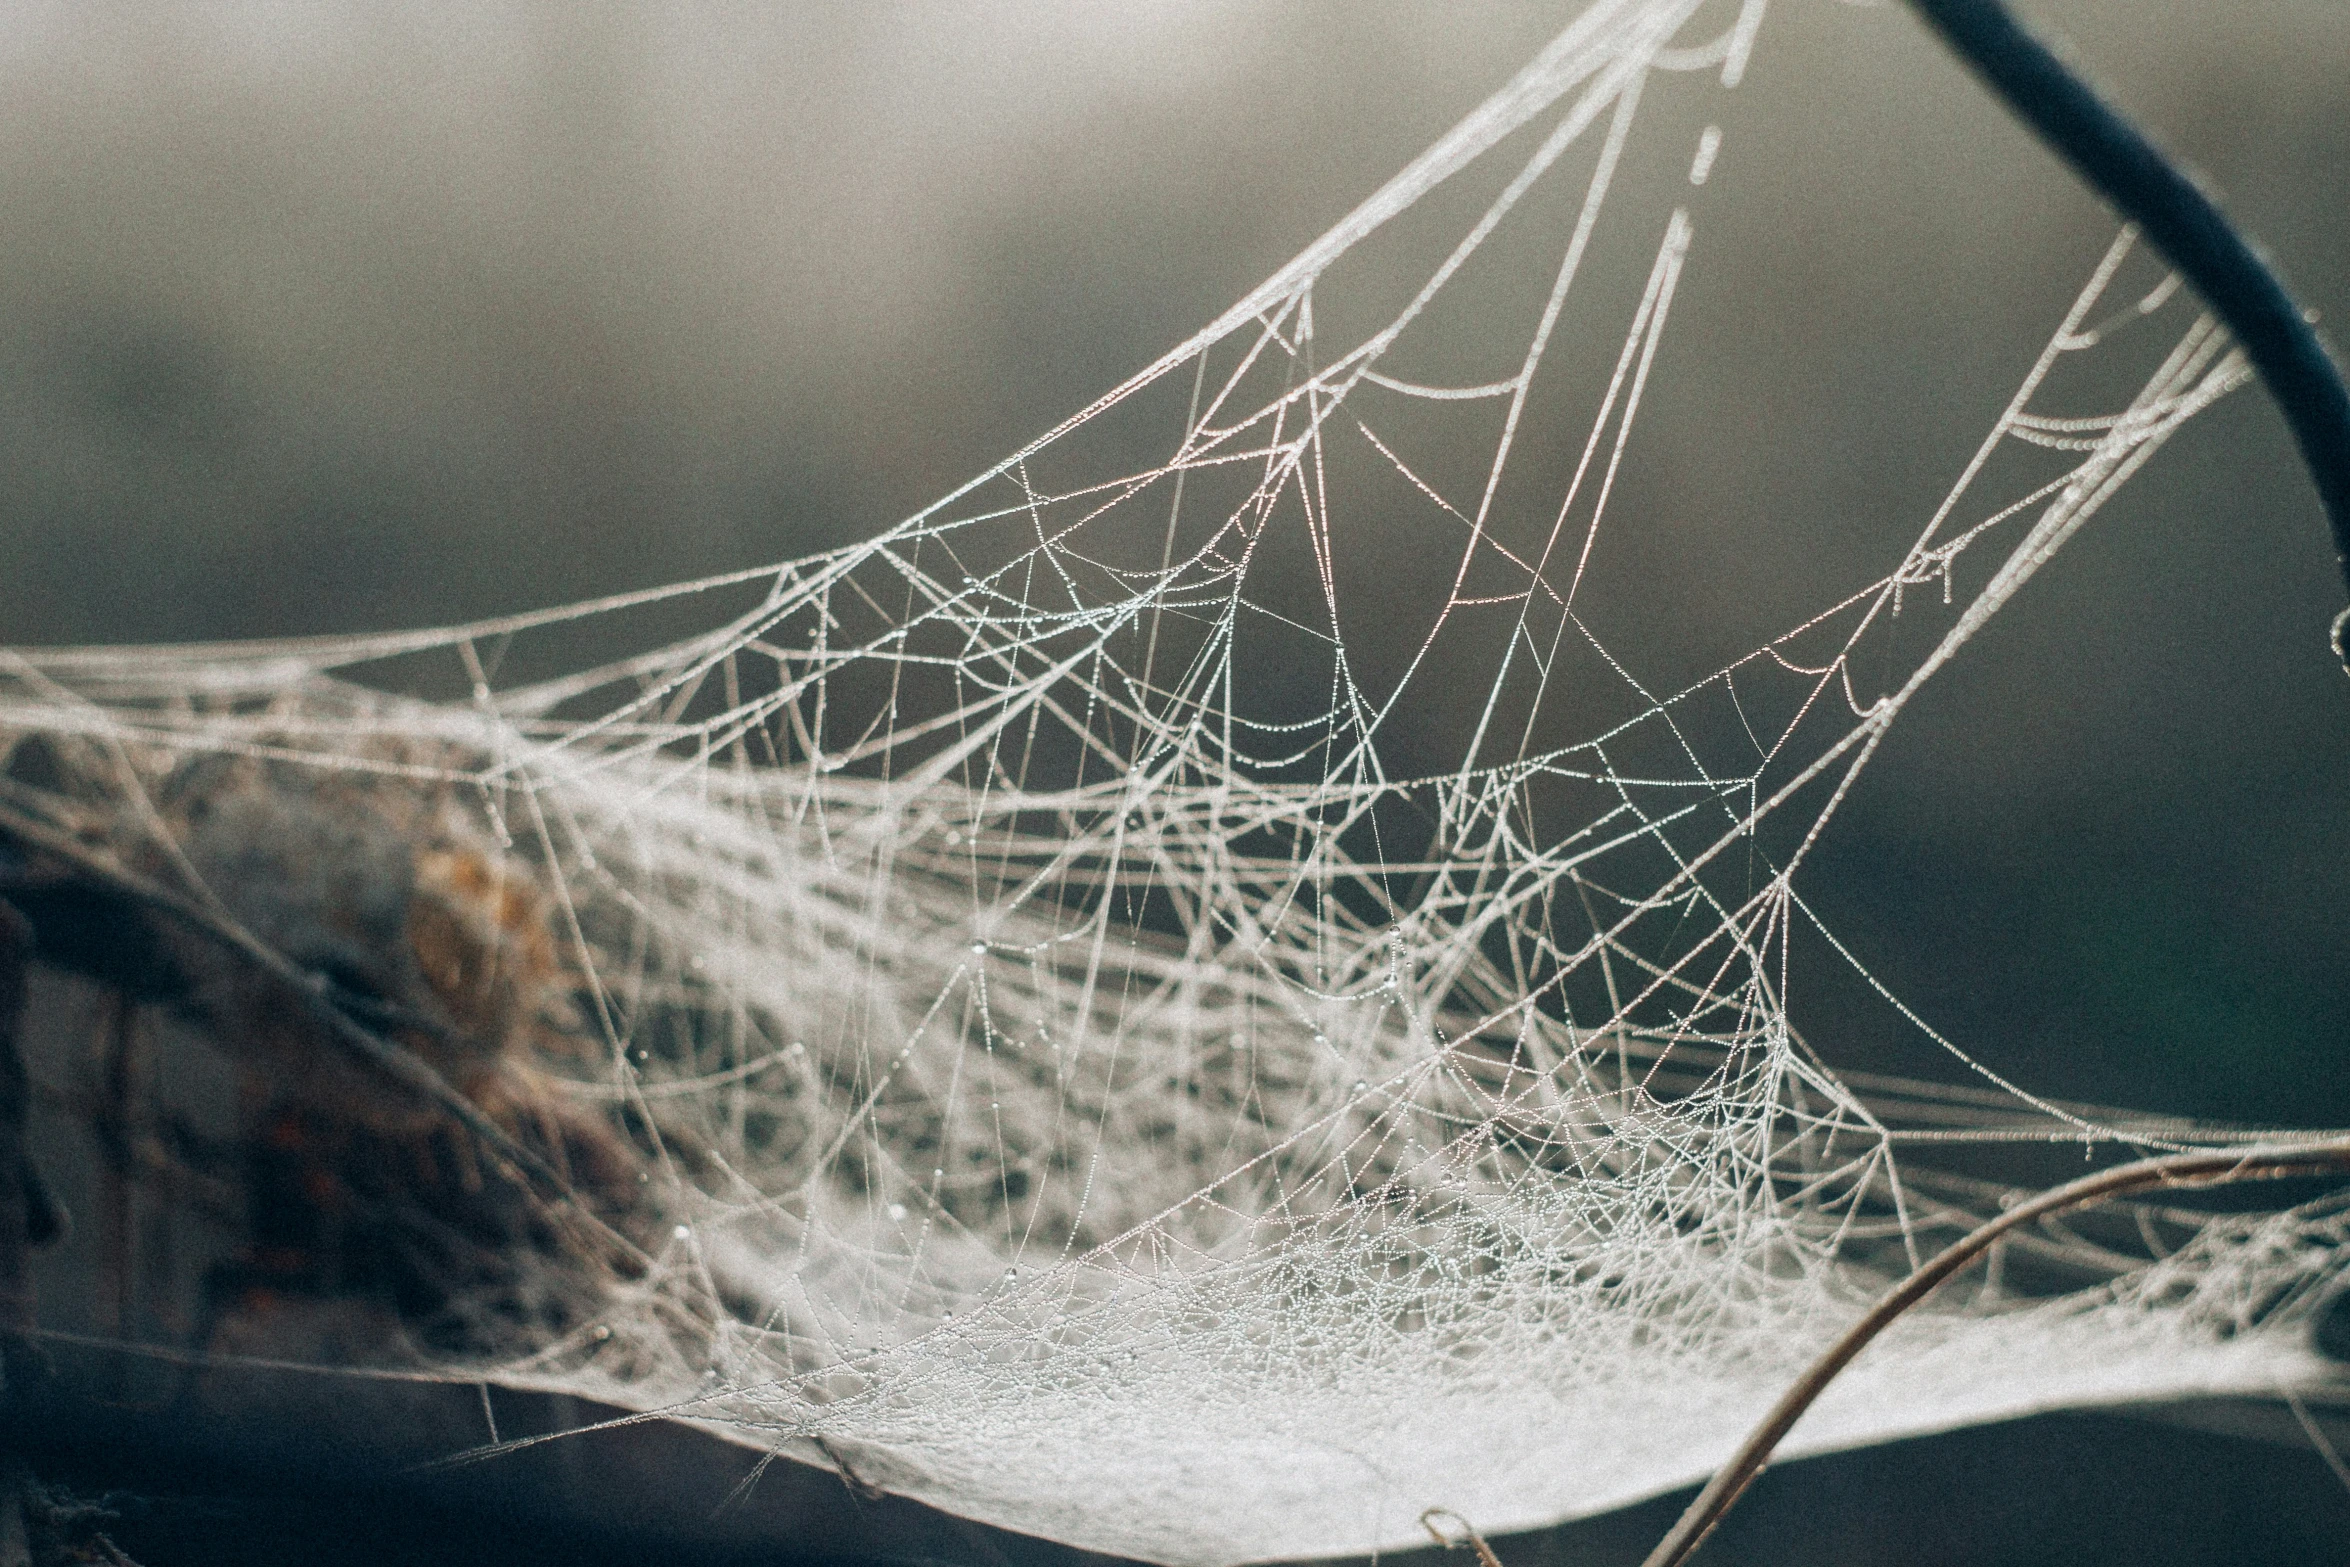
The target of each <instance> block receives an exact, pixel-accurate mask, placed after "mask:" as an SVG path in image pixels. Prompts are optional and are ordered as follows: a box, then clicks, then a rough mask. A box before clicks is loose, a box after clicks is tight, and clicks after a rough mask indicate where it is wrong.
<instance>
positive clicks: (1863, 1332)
mask: <svg viewBox="0 0 2350 1567" xmlns="http://www.w3.org/2000/svg"><path fill="white" fill-rule="evenodd" d="M2343 1171H2350V1137H2336V1138H2330V1139H2327V1140H2325V1141H2322V1142H2310V1143H2298V1144H2270V1145H2267V1146H2256V1147H2251V1148H2235V1149H2228V1150H2225V1151H2221V1152H2214V1153H2184V1154H2170V1155H2167V1156H2165V1157H2163V1158H2159V1159H2147V1160H2144V1161H2141V1162H2140V1163H2137V1164H2125V1165H2122V1166H2120V1167H2118V1168H2116V1169H2111V1170H2105V1171H2101V1172H2100V1173H2098V1174H2096V1175H2090V1176H2084V1177H2082V1178H2081V1179H2080V1180H2077V1181H2074V1182H2072V1183H2070V1184H2069V1185H2065V1186H2059V1187H2057V1188H2055V1189H2054V1190H2053V1191H2047V1192H2043V1193H2041V1194H2040V1195H2039V1196H2037V1197H2034V1198H2032V1199H2031V1200H2030V1201H2028V1202H2022V1203H2018V1204H2017V1205H2016V1206H2015V1207H2013V1208H2010V1209H2008V1210H2007V1211H2006V1212H2005V1213H2002V1214H2001V1215H1999V1217H1997V1218H1995V1219H1993V1220H1991V1221H1989V1222H1988V1223H1986V1224H1984V1225H1983V1226H1982V1227H1981V1228H1979V1229H1977V1230H1975V1231H1974V1232H1973V1233H1971V1234H1969V1235H1968V1236H1966V1237H1965V1238H1964V1239H1963V1240H1960V1241H1958V1242H1956V1243H1955V1244H1953V1245H1952V1246H1950V1247H1949V1248H1948V1249H1947V1250H1945V1251H1943V1252H1942V1253H1941V1254H1940V1255H1938V1256H1936V1257H1934V1258H1932V1259H1931V1260H1930V1261H1928V1262H1927V1263H1926V1264H1925V1265H1924V1266H1922V1267H1920V1268H1919V1269H1918V1270H1917V1271H1916V1272H1915V1273H1912V1274H1911V1275H1910V1276H1909V1277H1908V1278H1906V1279H1903V1280H1902V1281H1901V1282H1900V1283H1899V1284H1898V1285H1896V1286H1894V1288H1893V1289H1892V1290H1891V1291H1889V1292H1888V1293H1887V1294H1886V1295H1885V1297H1884V1298H1883V1299H1882V1300H1880V1301H1878V1302H1877V1304H1876V1305H1874V1306H1872V1307H1871V1308H1869V1311H1868V1314H1867V1315H1866V1316H1864V1317H1862V1318H1861V1319H1860V1320H1859V1321H1858V1322H1856V1323H1854V1324H1853V1325H1852V1326H1851V1327H1850V1328H1848V1329H1846V1330H1845V1332H1844V1334H1843V1336H1842V1337H1840V1338H1838V1339H1837V1340H1836V1342H1835V1343H1834V1344H1832V1345H1830V1346H1829V1347H1828V1350H1827V1352H1826V1353H1825V1354H1823V1355H1821V1356H1820V1358H1819V1359H1818V1360H1816V1361H1814V1362H1812V1364H1811V1368H1810V1369H1809V1370H1807V1371H1805V1372H1804V1374H1803V1375H1802V1376H1801V1377H1799V1378H1797V1379H1796V1381H1795V1384H1794V1385H1793V1386H1792V1387H1790V1388H1788V1389H1787V1391H1786V1392H1785V1393H1784V1394H1782V1395H1781V1396H1780V1399H1779V1401H1778V1402H1777V1403H1776V1404H1773V1405H1772V1406H1771V1411H1770V1413H1769V1414H1767V1415H1765V1416H1763V1419H1762V1423H1761V1424H1759V1425H1757V1426H1756V1427H1755V1428H1754V1430H1753V1431H1752V1432H1751V1433H1750V1434H1749V1435H1748V1436H1747V1438H1746V1440H1745V1442H1744V1443H1742V1444H1741V1445H1740V1446H1739V1448H1738V1451H1737V1452H1736V1453H1735V1454H1733V1455H1732V1456H1731V1458H1730V1461H1729V1462H1728V1463H1727V1464H1724V1465H1723V1466H1722V1468H1721V1470H1720V1471H1719V1472H1718V1473H1716V1474H1715V1475H1714V1477H1713V1478H1712V1479H1711V1480H1709V1481H1707V1482H1706V1486H1705V1489H1704V1490H1702V1491H1700V1492H1698V1493H1697V1499H1696V1500H1695V1501H1693V1502H1691V1503H1690V1504H1689V1506H1688V1509H1687V1510H1686V1511H1684V1512H1683V1513H1682V1514H1681V1517H1680V1520H1679V1521H1678V1522H1677V1523H1675V1524H1674V1525H1673V1527H1672V1529H1671V1530H1670V1531H1669V1532H1667V1533H1666V1535H1665V1537H1664V1538H1663V1539H1662V1540H1660V1541H1659V1542H1657V1547H1656V1549H1655V1550H1653V1551H1651V1552H1650V1553H1649V1555H1648V1560H1647V1561H1646V1562H1645V1563H1643V1564H1642V1567H1677V1564H1678V1563H1681V1562H1684V1561H1687V1560H1688V1559H1689V1555H1690V1553H1691V1552H1692V1551H1694V1550H1696V1549H1697V1547H1698V1545H1699V1544H1700V1543H1701V1542H1702V1541H1703V1540H1704V1539H1705V1537H1706V1536H1707V1535H1708V1534H1709V1533H1711V1532H1712V1531H1713V1527H1714V1525H1716V1524H1718V1523H1720V1522H1721V1521H1722V1516H1723V1515H1724V1514H1725V1513H1727V1512H1729V1510H1730V1508H1731V1506H1732V1505H1733V1504H1734V1503H1736V1502H1737V1500H1738V1498H1739V1497H1740V1496H1741V1495H1743V1494H1744V1493H1745V1491H1746V1488H1747V1487H1748V1486H1750V1485H1752V1484H1753V1483H1754V1481H1755V1477H1756V1476H1758V1475H1760V1474H1761V1473H1762V1471H1763V1467H1764V1465H1766V1464H1768V1463H1769V1462H1770V1458H1771V1454H1772V1453H1773V1452H1774V1451H1775V1450H1776V1449H1777V1448H1778V1445H1779V1443H1780V1441H1781V1439H1783V1438H1784V1437H1785V1436H1786V1435H1787V1432H1788V1430H1789V1429H1790V1428H1792V1427H1793V1426H1794V1424H1795V1422H1796V1421H1797V1420H1799V1419H1801V1418H1802V1416H1803V1412H1804V1411H1805V1410H1807V1409H1809V1408H1810V1407H1811V1406H1812V1404H1813V1402H1814V1401H1815V1400H1817V1399H1818V1398H1819V1396H1820V1394H1821V1393H1822V1392H1824V1391H1826V1389H1827V1386H1828V1384H1829V1383H1831V1382H1833V1381H1835V1380H1836V1377H1837V1375H1838V1374H1839V1373H1840V1372H1842V1371H1843V1369H1844V1368H1845V1367H1846V1366H1848V1365H1850V1364H1851V1363H1852V1359H1853V1357H1854V1356H1856V1355H1858V1354H1859V1353H1860V1352H1861V1351H1862V1350H1863V1349H1865V1348H1867V1347H1868V1344H1869V1342H1870V1341H1871V1340H1872V1339H1874V1338H1876V1336H1877V1335H1878V1334H1880V1333H1882V1332H1884V1331H1885V1329H1886V1328H1887V1327H1889V1326H1890V1325H1891V1324H1892V1323H1893V1321H1894V1319H1895V1318H1897V1317H1899V1316H1900V1315H1901V1314H1902V1313H1903V1312H1905V1311H1907V1310H1909V1308H1910V1307H1912V1306H1914V1305H1916V1304H1917V1303H1918V1302H1919V1301H1921V1300H1924V1299H1925V1298H1926V1297H1927V1296H1928V1295H1931V1294H1932V1293H1933V1292H1934V1291H1935V1289H1936V1288H1937V1287H1939V1286H1940V1285H1941V1284H1942V1283H1943V1282H1944V1281H1946V1280H1947V1279H1949V1278H1950V1277H1951V1276H1952V1275H1953V1274H1955V1273H1957V1272H1959V1271H1960V1270H1961V1269H1963V1268H1965V1267H1966V1265H1967V1264H1968V1263H1970V1262H1973V1261H1974V1260H1975V1259H1976V1258H1977V1257H1980V1256H1981V1255H1983V1253H1984V1252H1986V1251H1988V1250H1989V1249H1990V1247H1991V1245H1992V1243H1993V1242H1994V1241H1996V1240H1998V1239H1999V1238H2000V1237H2001V1236H2002V1235H2005V1234H2007V1233H2008V1232H2009V1231H2010V1230H2014V1229H2017V1228H2019V1227H2021V1226H2023V1225H2026V1224H2031V1223H2034V1222H2036V1221H2038V1220H2041V1219H2045V1218H2049V1217H2051V1216H2053V1215H2055V1214H2059V1213H2065V1212H2069V1211H2070V1210H2072V1209H2075V1208H2086V1207H2089V1206H2090V1205H2092V1204H2094V1203H2100V1202H2106V1201H2109V1200H2111V1199H2113V1198H2116V1197H2126V1196H2129V1195H2130V1194H2131V1193H2133V1192H2142V1191H2147V1190H2150V1189H2153V1188H2157V1187H2172V1188H2176V1187H2211V1186H2230V1185H2234V1184H2236V1183H2237V1182H2241V1181H2275V1180H2284V1179H2287V1178H2289V1177H2292V1176H2298V1175H2326V1174H2335V1173H2340V1172H2343Z"/></svg>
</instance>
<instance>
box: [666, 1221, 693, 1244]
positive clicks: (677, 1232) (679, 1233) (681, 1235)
mask: <svg viewBox="0 0 2350 1567" xmlns="http://www.w3.org/2000/svg"><path fill="white" fill-rule="evenodd" d="M669 1237H670V1239H672V1240H680V1241H690V1240H692V1239H693V1238H694V1232H693V1226H691V1225H687V1224H681V1225H679V1226H678V1227H677V1228H676V1229H674V1230H671V1231H670V1232H669Z"/></svg>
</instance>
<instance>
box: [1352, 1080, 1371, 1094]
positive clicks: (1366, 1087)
mask: <svg viewBox="0 0 2350 1567" xmlns="http://www.w3.org/2000/svg"><path fill="white" fill-rule="evenodd" d="M1370 1091H1371V1085H1370V1084H1369V1083H1366V1082H1364V1081H1363V1080H1362V1079H1361V1078H1359V1077H1358V1078H1356V1079H1355V1092H1356V1093H1358V1094H1367V1093H1369V1092H1370Z"/></svg>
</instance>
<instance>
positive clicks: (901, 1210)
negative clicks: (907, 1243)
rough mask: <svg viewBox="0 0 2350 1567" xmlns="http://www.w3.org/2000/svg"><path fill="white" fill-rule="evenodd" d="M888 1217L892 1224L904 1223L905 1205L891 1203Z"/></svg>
mask: <svg viewBox="0 0 2350 1567" xmlns="http://www.w3.org/2000/svg"><path fill="white" fill-rule="evenodd" d="M889 1216H890V1220H891V1222H893V1223H901V1224H902V1223H904V1222H905V1218H906V1205H905V1204H904V1203H902V1202H893V1203H891V1204H890V1205H889Z"/></svg>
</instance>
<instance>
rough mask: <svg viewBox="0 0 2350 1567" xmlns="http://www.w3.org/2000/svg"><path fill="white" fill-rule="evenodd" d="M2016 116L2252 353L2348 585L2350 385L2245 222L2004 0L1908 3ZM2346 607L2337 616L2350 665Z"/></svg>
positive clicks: (2338, 643)
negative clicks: (2305, 470)
mask: <svg viewBox="0 0 2350 1567" xmlns="http://www.w3.org/2000/svg"><path fill="white" fill-rule="evenodd" d="M1910 3H1911V4H1912V5H1913V6H1914V7H1915V8H1916V9H1917V11H1918V14H1919V15H1921V16H1923V17H1924V18H1925V19H1926V21H1927V22H1928V23H1929V24H1930V25H1931V26H1932V27H1933V28H1934V30H1935V31H1936V32H1938V33H1940V34H1941V35H1942V39H1943V41H1944V42H1945V43H1947V44H1949V45H1950V47H1951V48H1952V49H1954V50H1956V51H1957V52H1958V53H1959V54H1960V55H1961V56H1962V57H1963V58H1964V59H1965V60H1966V62H1967V63H1968V64H1969V65H1971V66H1973V67H1974V69H1975V71H1976V72H1977V74H1979V75H1980V76H1981V77H1982V78H1983V80H1984V81H1985V82H1986V83H1988V84H1989V85H1990V87H1991V90H1992V91H1993V92H1995V93H1997V94H1998V95H1999V96H2000V98H2001V99H2002V100H2003V101H2004V102H2005V103H2006V104H2007V106H2008V108H2009V109H2010V110H2012V111H2013V112H2014V113H2015V114H2016V115H2017V117H2019V118H2020V119H2022V120H2023V121H2024V122H2025V123H2026V124H2028V125H2030V126H2031V127H2032V129H2034V130H2035V131H2038V132H2039V133H2040V137H2041V139H2042V140H2043V141H2045V142H2047V143H2048V145H2049V146H2050V147H2052V148H2054V149H2055V150H2056V152H2057V153H2058V154H2059V155H2060V156H2062V157H2063V158H2064V160H2065V161H2066V162H2068V163H2070V164H2071V165H2072V166H2073V168H2074V169H2075V170H2076V171H2077V172H2078V173H2079V174H2080V176H2081V177H2082V178H2083V179H2085V180H2087V181H2088V182H2089V184H2090V185H2091V186H2092V187H2094V188H2095V189H2096V191H2097V192H2098V194H2100V195H2102V196H2103V197H2105V199H2106V200H2107V201H2110V202H2111V203H2113V205H2114V206H2115V207H2116V208H2118V209H2119V210H2120V212H2121V214H2122V216H2124V217H2126V218H2128V219H2129V220H2130V221H2131V222H2132V223H2135V224H2136V225H2137V226H2138V227H2139V229H2140V230H2142V231H2143V232H2144V233H2145V235H2146V237H2147V238H2148V239H2150V240H2152V241H2153V242H2154V246H2155V248H2156V249H2158V250H2160V251H2161V252H2162V254H2163V256H2164V258H2165V259H2166V260H2168V261H2169V262H2170V264H2171V265H2172V266H2174V267H2176V268H2178V270H2179V272H2180V274H2181V275H2182V276H2184V277H2185V278H2186V280H2187V282H2188V283H2189V284H2190V285H2192V286H2193V287H2194V289H2195V292H2196V293H2198V294H2200V295H2202V296H2203V300H2204V302H2205V303H2206V304H2208V305H2209V306H2210V307H2211V309H2212V312H2213V313H2214V314H2216V315H2217V316H2218V317H2219V318H2220V320H2221V321H2223V322H2225V323H2226V324H2227V328H2228V331H2229V332H2231V333H2232V334H2234V336H2235V338H2236V341H2237V342H2239V343H2241V344H2243V345H2244V352H2245V353H2246V355H2248V356H2249V357H2250V358H2251V360H2252V367H2253V368H2254V369H2255V370H2257V371H2258V372H2259V373H2260V379H2261V380H2262V382H2263V383H2265V384H2266V385H2267V387H2268V391H2269V395H2270V396H2271V397H2273V398H2275V399H2276V402H2277V407H2278V409H2279V410H2280V411H2281V412H2282V413H2283V414H2284V416H2285V423H2286V424H2288V425H2289V426H2291V427H2292V431H2293V439H2294V440H2295V441H2296V442H2298V443H2299V444H2300V447H2301V458H2302V461H2303V462H2305V463H2307V464H2308V465H2309V476H2310V479H2311V480H2312V481H2313V482H2314V483H2315V484H2316V486H2317V495H2318V500H2319V502H2320V503H2321V504H2322V505H2323V506H2324V507H2325V513H2326V521H2327V522H2328V523H2329V524H2330V525H2331V526H2332V528H2333V533H2334V554H2335V557H2336V559H2337V560H2338V561H2339V562H2340V563H2341V566H2342V572H2343V579H2344V582H2345V584H2346V585H2350V388H2345V387H2344V385H2343V382H2342V369H2341V366H2340V365H2339V364H2338V363H2336V361H2335V360H2334V357H2333V355H2332V354H2330V353H2329V352H2328V351H2327V349H2326V345H2325V343H2324V341H2323V340H2322V339H2320V338H2319V336H2318V334H2317V329H2316V327H2315V325H2314V324H2313V322H2314V315H2313V313H2312V312H2310V311H2307V310H2304V309H2303V308H2302V307H2301V306H2300V305H2299V304H2297V303H2295V302H2294V299H2293V296H2292V295H2291V294H2290V293H2289V292H2287V291H2286V288H2285V285H2284V282H2283V281H2282V280H2281V279H2280V278H2278V276H2277V274H2276V270H2275V269H2274V268H2273V267H2271V266H2270V265H2269V264H2268V262H2267V260H2266V259H2264V258H2263V257H2262V256H2261V254H2260V252H2259V251H2258V250H2256V249H2255V248H2253V245H2252V243H2251V241H2250V240H2248V239H2247V238H2246V237H2245V235H2244V232H2243V230H2241V229H2239V228H2237V227H2236V225H2235V224H2234V223H2232V222H2231V221H2229V219H2228V216H2227V214H2226V213H2224V212H2222V211H2220V209H2219V206H2218V204H2217V203H2216V202H2214V201H2213V200H2212V199H2211V197H2210V195H2208V194H2207V193H2206V192H2205V191H2204V190H2203V188H2202V187H2201V186H2199V185H2198V184H2196V182H2195V181H2194V180H2193V179H2192V178H2190V177H2189V176H2188V175H2187V174H2186V173H2185V172H2184V171H2183V170H2181V169H2180V168H2179V166H2178V165H2177V164H2175V163H2173V162H2171V160H2170V159H2169V158H2167V157H2165V156H2164V155H2163V153H2162V152H2161V150H2160V149H2158V148H2157V147H2155V145H2154V144H2153V143H2152V142H2150V141H2148V140H2147V139H2146V137H2145V136H2144V135H2143V134H2141V133H2140V132H2139V130H2138V128H2137V127H2136V126H2134V125H2132V124H2131V123H2130V122H2129V121H2128V120H2127V119H2125V118H2123V117H2122V115H2121V114H2120V113H2118V112H2117V111H2116V110H2115V109H2114V108H2113V107H2112V106H2111V105H2110V104H2108V103H2106V102H2105V101H2104V99H2102V98H2100V97H2099V96H2098V95H2097V93H2096V91H2095V89H2093V88H2091V87H2090V86H2089V84H2088V83H2086V82H2084V81H2082V80H2081V78H2080V77H2078V76H2076V75H2074V74H2073V72H2072V71H2071V70H2070V69H2069V68H2068V67H2067V66H2066V65H2065V63H2064V62H2063V61H2062V60H2060V59H2058V58H2057V57H2056V55H2055V54H2054V53H2053V52H2052V51H2050V49H2049V48H2048V46H2047V45H2045V44H2043V43H2041V42H2040V40H2039V39H2037V38H2035V37H2033V36H2032V34H2031V33H2030V32H2028V31H2027V30H2026V29H2025V28H2024V27H2023V26H2022V24H2020V23H2019V22H2017V20H2016V19H2015V16H2014V15H2013V13H2011V12H2010V11H2009V10H2008V9H2007V7H2006V6H2005V5H2003V4H2001V3H2000V0H1910ZM2346 632H2350V609H2345V610H2344V611H2343V612H2342V614H2341V615H2340V616H2338V617H2336V619H2335V621H2334V630H2333V643H2334V653H2335V656H2336V657H2338V658H2340V659H2341V660H2342V661H2343V663H2344V665H2345V666H2346V667H2350V647H2346V646H2345V645H2344V639H2345V633H2346Z"/></svg>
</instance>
